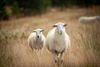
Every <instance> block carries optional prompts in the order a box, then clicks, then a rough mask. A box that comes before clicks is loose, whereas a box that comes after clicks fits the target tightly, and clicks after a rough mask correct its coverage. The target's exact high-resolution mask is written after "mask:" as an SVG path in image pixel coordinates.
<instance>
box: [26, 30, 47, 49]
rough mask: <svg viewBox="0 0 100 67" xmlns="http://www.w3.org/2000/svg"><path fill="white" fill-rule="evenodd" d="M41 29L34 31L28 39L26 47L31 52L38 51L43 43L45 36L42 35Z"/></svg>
mask: <svg viewBox="0 0 100 67" xmlns="http://www.w3.org/2000/svg"><path fill="white" fill-rule="evenodd" d="M43 31H44V30H43V29H36V30H34V31H33V32H32V33H31V34H30V35H29V37H28V45H29V46H30V48H31V49H32V50H33V49H35V50H40V49H42V48H43V45H44V43H45V36H44V35H43V33H42V32H43Z"/></svg>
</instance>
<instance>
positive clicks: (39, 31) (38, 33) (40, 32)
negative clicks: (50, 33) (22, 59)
mask: <svg viewBox="0 0 100 67" xmlns="http://www.w3.org/2000/svg"><path fill="white" fill-rule="evenodd" d="M43 31H44V30H43V29H36V30H34V31H33V32H35V33H36V38H40V37H41V35H42V32H43Z"/></svg>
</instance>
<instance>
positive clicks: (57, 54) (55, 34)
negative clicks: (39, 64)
mask: <svg viewBox="0 0 100 67" xmlns="http://www.w3.org/2000/svg"><path fill="white" fill-rule="evenodd" d="M66 25H67V24H64V23H62V22H58V23H56V24H54V25H53V27H54V28H53V29H52V30H51V31H49V32H48V34H47V37H46V42H45V46H46V48H47V49H48V50H49V51H50V52H51V53H52V55H53V58H54V60H55V63H57V62H58V61H59V60H60V61H61V62H63V54H64V52H65V51H66V50H67V49H68V48H69V46H70V38H69V35H68V34H67V33H66V32H65V28H64V27H65V26H66Z"/></svg>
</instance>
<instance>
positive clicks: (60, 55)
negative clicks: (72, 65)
mask: <svg viewBox="0 0 100 67" xmlns="http://www.w3.org/2000/svg"><path fill="white" fill-rule="evenodd" d="M63 55H64V51H62V52H61V53H60V54H59V59H60V61H61V62H63Z"/></svg>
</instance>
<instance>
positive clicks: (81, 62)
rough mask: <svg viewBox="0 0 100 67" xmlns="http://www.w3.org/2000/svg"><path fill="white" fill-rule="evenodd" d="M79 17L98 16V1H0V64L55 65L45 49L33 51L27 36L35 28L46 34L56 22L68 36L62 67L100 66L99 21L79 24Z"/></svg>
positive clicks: (4, 66) (16, 66) (22, 66)
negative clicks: (65, 24)
mask: <svg viewBox="0 0 100 67" xmlns="http://www.w3.org/2000/svg"><path fill="white" fill-rule="evenodd" d="M81 16H100V1H99V0H0V67H57V65H56V64H55V63H54V59H53V58H52V54H51V53H50V52H49V51H48V50H47V49H46V48H44V49H43V50H42V51H41V52H39V53H36V52H35V51H32V50H31V49H30V47H29V46H28V44H27V38H28V36H29V34H30V33H31V32H33V30H34V29H36V28H43V29H44V30H45V31H44V32H43V33H44V35H45V36H46V35H47V33H48V31H49V30H50V29H52V25H53V24H55V23H57V22H59V21H60V22H64V23H67V24H68V26H67V27H66V32H67V33H68V35H69V36H70V38H71V47H70V48H69V50H68V52H66V53H65V54H64V64H63V65H62V67H100V20H99V21H98V22H94V21H91V22H90V23H88V22H87V23H80V22H79V21H78V20H79V18H80V17H81Z"/></svg>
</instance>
